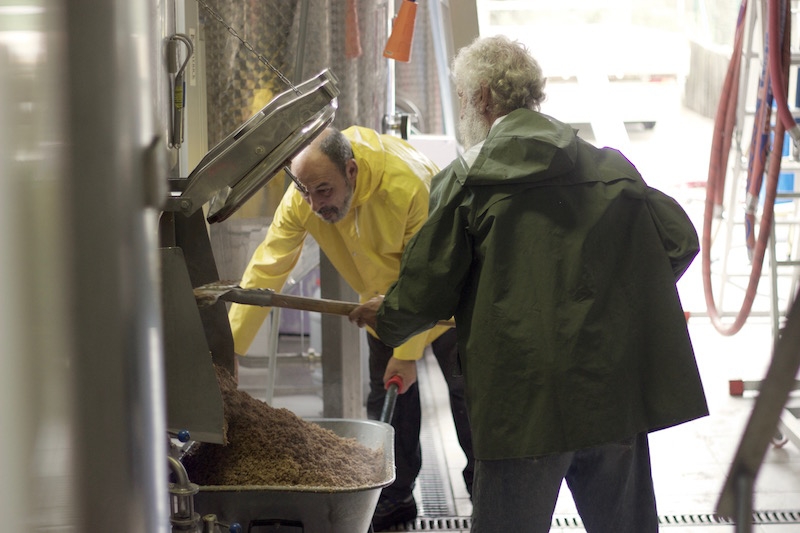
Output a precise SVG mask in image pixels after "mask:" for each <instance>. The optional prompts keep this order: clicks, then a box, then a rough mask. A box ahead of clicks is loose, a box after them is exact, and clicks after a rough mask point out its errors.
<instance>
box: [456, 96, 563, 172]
mask: <svg viewBox="0 0 800 533" xmlns="http://www.w3.org/2000/svg"><path fill="white" fill-rule="evenodd" d="M577 158H578V138H577V136H576V133H575V131H574V130H573V129H572V127H570V126H569V125H567V124H564V123H562V122H559V121H557V120H555V119H553V118H551V117H549V116H547V115H543V114H542V113H539V112H537V111H532V110H530V109H517V110H515V111H512V112H511V113H509V114H508V115H506V117H505V118H504V119H503V120H502V121H500V122H499V123H497V124H495V125H494V126H493V127H492V129H491V130H490V131H489V135H488V137H487V138H486V141H485V142H484V143H483V147H482V148H481V150H480V153H479V154H478V157H477V159H476V160H475V163H473V165H472V167H471V168H469V170H467V168H466V165H465V164H464V162H463V160H461V161H460V163H461V164H458V165H454V167H456V168H455V170H456V175H457V177H458V179H459V181H460V182H461V183H462V184H463V185H470V186H473V185H491V184H495V185H496V184H497V182H499V181H502V182H503V183H504V184H516V183H534V182H538V181H545V180H548V179H550V178H552V177H555V176H558V175H561V174H564V173H567V172H569V171H570V170H572V168H573V167H574V166H575V163H576V160H577Z"/></svg>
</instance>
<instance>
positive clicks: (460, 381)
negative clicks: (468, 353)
mask: <svg viewBox="0 0 800 533" xmlns="http://www.w3.org/2000/svg"><path fill="white" fill-rule="evenodd" d="M367 341H368V344H369V396H368V397H367V416H368V417H369V418H370V419H372V420H378V419H379V418H380V416H381V409H382V408H383V399H384V397H385V396H386V389H385V388H384V385H383V374H384V372H385V371H386V365H387V364H389V359H390V358H391V357H392V353H393V349H392V348H391V347H390V346H387V345H385V344H384V343H382V342H381V341H380V340H378V339H376V338H375V337H373V336H372V335H369V334H367ZM431 349H432V351H433V355H434V356H436V360H437V361H438V362H439V368H441V369H442V374H443V375H444V379H445V381H446V382H447V387H448V389H449V391H450V410H451V411H452V413H453V422H454V423H455V426H456V434H457V435H458V442H459V444H460V445H461V449H462V450H464V455H465V456H466V457H467V466H466V467H465V468H464V471H463V475H464V481H465V482H466V484H467V490H468V491H469V492H470V494H471V493H472V477H473V471H474V469H475V458H474V456H473V455H472V433H471V432H470V427H469V419H468V417H467V404H466V400H465V398H464V378H463V376H461V375H460V372H457V365H458V346H457V343H456V330H455V328H452V329H450V330H448V331H446V332H445V333H443V334H442V335H441V336H439V338H437V339H436V340H435V341H433V343H431ZM456 374H458V375H456ZM421 419H422V407H421V405H420V398H419V387H418V385H417V383H414V384H413V385H412V386H411V387H410V388H409V389H408V391H406V392H405V393H404V394H400V395H398V396H397V403H396V404H395V407H394V415H393V416H392V426H393V427H394V431H395V434H394V443H395V445H394V452H395V466H396V473H397V478H396V479H395V482H394V483H392V484H391V485H390V486H388V487H386V488H385V489H383V493H384V494H386V495H390V496H392V497H397V498H403V497H405V496H408V495H409V494H411V491H412V490H413V489H414V481H415V480H416V479H417V475H418V474H419V471H420V469H421V468H422V451H421V449H420V444H419V431H420V425H421Z"/></svg>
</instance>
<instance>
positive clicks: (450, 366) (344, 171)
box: [229, 126, 474, 531]
mask: <svg viewBox="0 0 800 533" xmlns="http://www.w3.org/2000/svg"><path fill="white" fill-rule="evenodd" d="M438 170H439V169H438V168H437V167H436V165H435V164H434V163H433V162H432V161H431V160H430V159H428V158H427V157H425V156H424V155H423V154H421V153H420V152H418V151H417V150H415V149H414V148H413V147H412V146H411V145H410V144H408V143H407V142H405V141H404V140H402V139H400V138H398V137H395V136H392V135H381V134H378V133H377V132H375V131H373V130H371V129H368V128H363V127H358V126H353V127H350V128H348V129H346V130H344V131H341V132H340V131H338V130H336V129H335V128H328V129H326V130H325V131H324V132H323V133H322V134H320V135H319V136H318V137H317V138H316V139H314V141H313V142H312V143H311V144H310V145H309V146H308V147H307V148H306V149H305V150H303V151H302V152H301V153H300V154H299V155H298V156H297V157H296V158H295V159H294V161H293V162H292V164H291V171H292V174H294V176H295V178H296V184H295V186H294V187H291V188H289V189H288V190H287V191H286V193H285V195H284V196H283V199H282V200H281V203H280V205H279V206H278V209H277V210H276V212H275V215H274V217H273V220H272V224H271V225H270V227H269V230H268V231H267V235H266V238H265V239H264V241H263V242H262V243H261V244H260V245H259V247H258V248H257V249H256V251H255V253H254V254H253V257H252V259H251V260H250V263H249V264H248V266H247V269H246V270H245V273H244V275H243V277H242V280H241V286H242V287H243V288H268V289H273V290H275V291H280V289H281V288H282V287H283V285H284V283H285V282H286V279H287V278H288V276H289V274H290V273H291V271H292V269H293V268H294V266H295V264H296V263H297V261H298V259H299V257H300V252H301V250H302V248H303V242H304V240H305V238H306V235H309V234H310V235H311V236H312V237H313V238H314V239H315V240H316V241H317V243H318V244H319V246H320V248H321V249H322V251H323V252H325V255H326V256H327V257H328V259H329V260H330V261H331V263H332V264H333V266H334V267H335V268H336V270H337V271H338V272H339V274H340V275H341V276H342V277H343V278H344V279H345V281H347V283H348V284H349V285H350V286H351V287H352V288H353V290H355V291H356V292H357V293H358V295H359V298H360V301H361V302H365V301H367V300H369V299H370V298H372V297H373V296H376V295H381V294H384V293H385V292H386V290H387V289H388V288H389V286H390V285H391V284H392V283H393V282H394V281H395V280H396V279H397V275H398V272H399V270H400V258H401V256H402V255H403V250H404V249H405V247H406V244H407V243H408V241H409V240H410V239H411V237H412V236H413V235H414V234H415V233H416V232H417V230H418V229H419V228H420V227H421V226H422V224H423V223H424V222H425V220H426V219H427V217H428V199H429V196H428V194H429V188H430V180H431V178H432V177H433V175H434V174H436V173H437V172H438ZM268 313H269V308H264V307H256V306H249V305H239V304H233V305H232V307H231V309H230V313H229V318H230V322H231V329H232V332H233V338H234V344H235V347H234V348H235V352H236V353H237V354H244V353H246V352H247V350H248V348H249V346H250V344H251V343H252V341H253V338H254V337H255V335H256V333H257V331H258V329H259V328H260V326H261V324H262V322H263V321H264V319H265V318H266V316H267V314H268ZM367 339H368V344H369V371H370V392H369V396H368V399H367V414H368V416H369V418H371V419H378V418H379V417H380V411H381V407H382V405H383V398H384V396H385V389H384V377H385V376H384V372H385V370H386V366H387V364H388V362H389V359H391V358H392V357H394V358H395V359H396V360H400V361H405V362H406V363H404V364H407V365H409V366H413V365H414V361H416V360H418V359H419V358H420V357H422V355H423V351H424V348H425V346H427V345H428V344H431V345H432V350H433V353H434V355H435V356H436V358H437V360H438V362H439V365H440V367H441V369H442V372H443V374H444V377H445V379H446V381H447V384H448V387H449V389H450V406H451V409H452V412H453V420H454V422H455V425H456V431H457V434H458V438H459V442H460V443H461V447H462V449H463V450H464V453H465V455H466V457H467V466H466V468H465V469H464V472H463V473H464V480H465V482H466V485H467V488H468V490H469V491H470V493H471V491H472V470H473V463H474V460H473V456H472V436H471V433H470V429H469V422H468V419H467V414H466V404H465V401H464V383H463V378H462V377H461V376H460V375H456V374H460V372H456V367H457V358H458V352H457V347H456V334H455V329H454V328H447V327H443V326H437V327H435V328H433V329H431V330H429V331H426V332H425V333H423V334H420V335H418V336H416V337H412V338H411V339H409V340H408V341H407V342H406V343H405V344H402V345H401V346H398V347H397V348H395V349H392V348H390V347H389V346H387V345H385V344H384V343H382V342H381V341H380V340H378V339H377V337H375V336H374V335H373V334H369V335H367ZM386 377H387V379H388V377H389V376H386ZM404 389H405V387H404ZM401 392H403V394H401V395H400V396H398V399H397V403H396V405H395V410H394V417H393V420H392V425H393V426H394V428H395V461H396V468H397V478H396V481H395V482H394V483H393V484H392V485H391V486H389V487H386V488H385V489H384V490H383V492H382V493H381V497H380V500H379V502H378V505H377V508H376V511H375V515H374V517H373V527H374V529H375V531H381V530H383V529H385V528H387V527H389V526H390V525H393V524H396V523H400V522H405V521H409V520H413V519H414V517H416V515H417V507H416V503H415V501H414V497H413V496H412V489H413V487H414V481H415V479H416V477H417V475H418V474H419V471H420V467H421V452H420V445H419V432H420V417H421V408H420V399H419V389H418V388H417V385H412V386H411V387H409V388H408V390H401Z"/></svg>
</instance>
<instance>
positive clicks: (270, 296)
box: [194, 282, 456, 327]
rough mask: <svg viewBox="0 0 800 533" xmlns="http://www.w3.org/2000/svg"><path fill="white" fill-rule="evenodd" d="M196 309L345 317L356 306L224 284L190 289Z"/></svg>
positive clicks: (451, 324) (444, 323) (441, 323)
mask: <svg viewBox="0 0 800 533" xmlns="http://www.w3.org/2000/svg"><path fill="white" fill-rule="evenodd" d="M194 294H195V298H196V299H197V304H198V305H199V306H200V307H207V306H209V305H214V304H215V303H216V302H218V301H219V300H224V301H226V302H233V303H238V304H245V305H257V306H259V307H283V308H287V309H298V310H300V311H312V312H316V313H327V314H332V315H342V316H348V315H349V314H350V313H351V312H352V311H353V309H355V308H356V307H358V305H359V304H357V303H353V302H343V301H341V300H326V299H324V298H307V297H305V296H291V295H288V294H281V293H278V292H275V291H273V290H270V289H242V288H241V287H239V286H237V285H235V284H230V283H226V282H219V283H209V284H207V285H203V286H201V287H198V288H196V289H194ZM436 324H437V325H438V326H449V327H454V326H455V325H456V323H455V322H454V321H453V320H440V321H439V322H437V323H436Z"/></svg>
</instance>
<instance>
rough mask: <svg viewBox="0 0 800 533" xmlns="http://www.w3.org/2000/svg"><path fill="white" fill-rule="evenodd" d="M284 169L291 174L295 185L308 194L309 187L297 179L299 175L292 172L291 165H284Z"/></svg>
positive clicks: (288, 174)
mask: <svg viewBox="0 0 800 533" xmlns="http://www.w3.org/2000/svg"><path fill="white" fill-rule="evenodd" d="M283 171H284V172H286V175H287V176H289V177H290V178H291V179H292V181H293V182H294V185H295V187H297V190H299V191H300V192H301V193H303V194H304V195H305V196H308V189H306V186H305V185H303V184H302V183H300V180H299V179H297V176H295V175H294V174H292V171H291V170H289V165H286V166H284V167H283Z"/></svg>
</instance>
